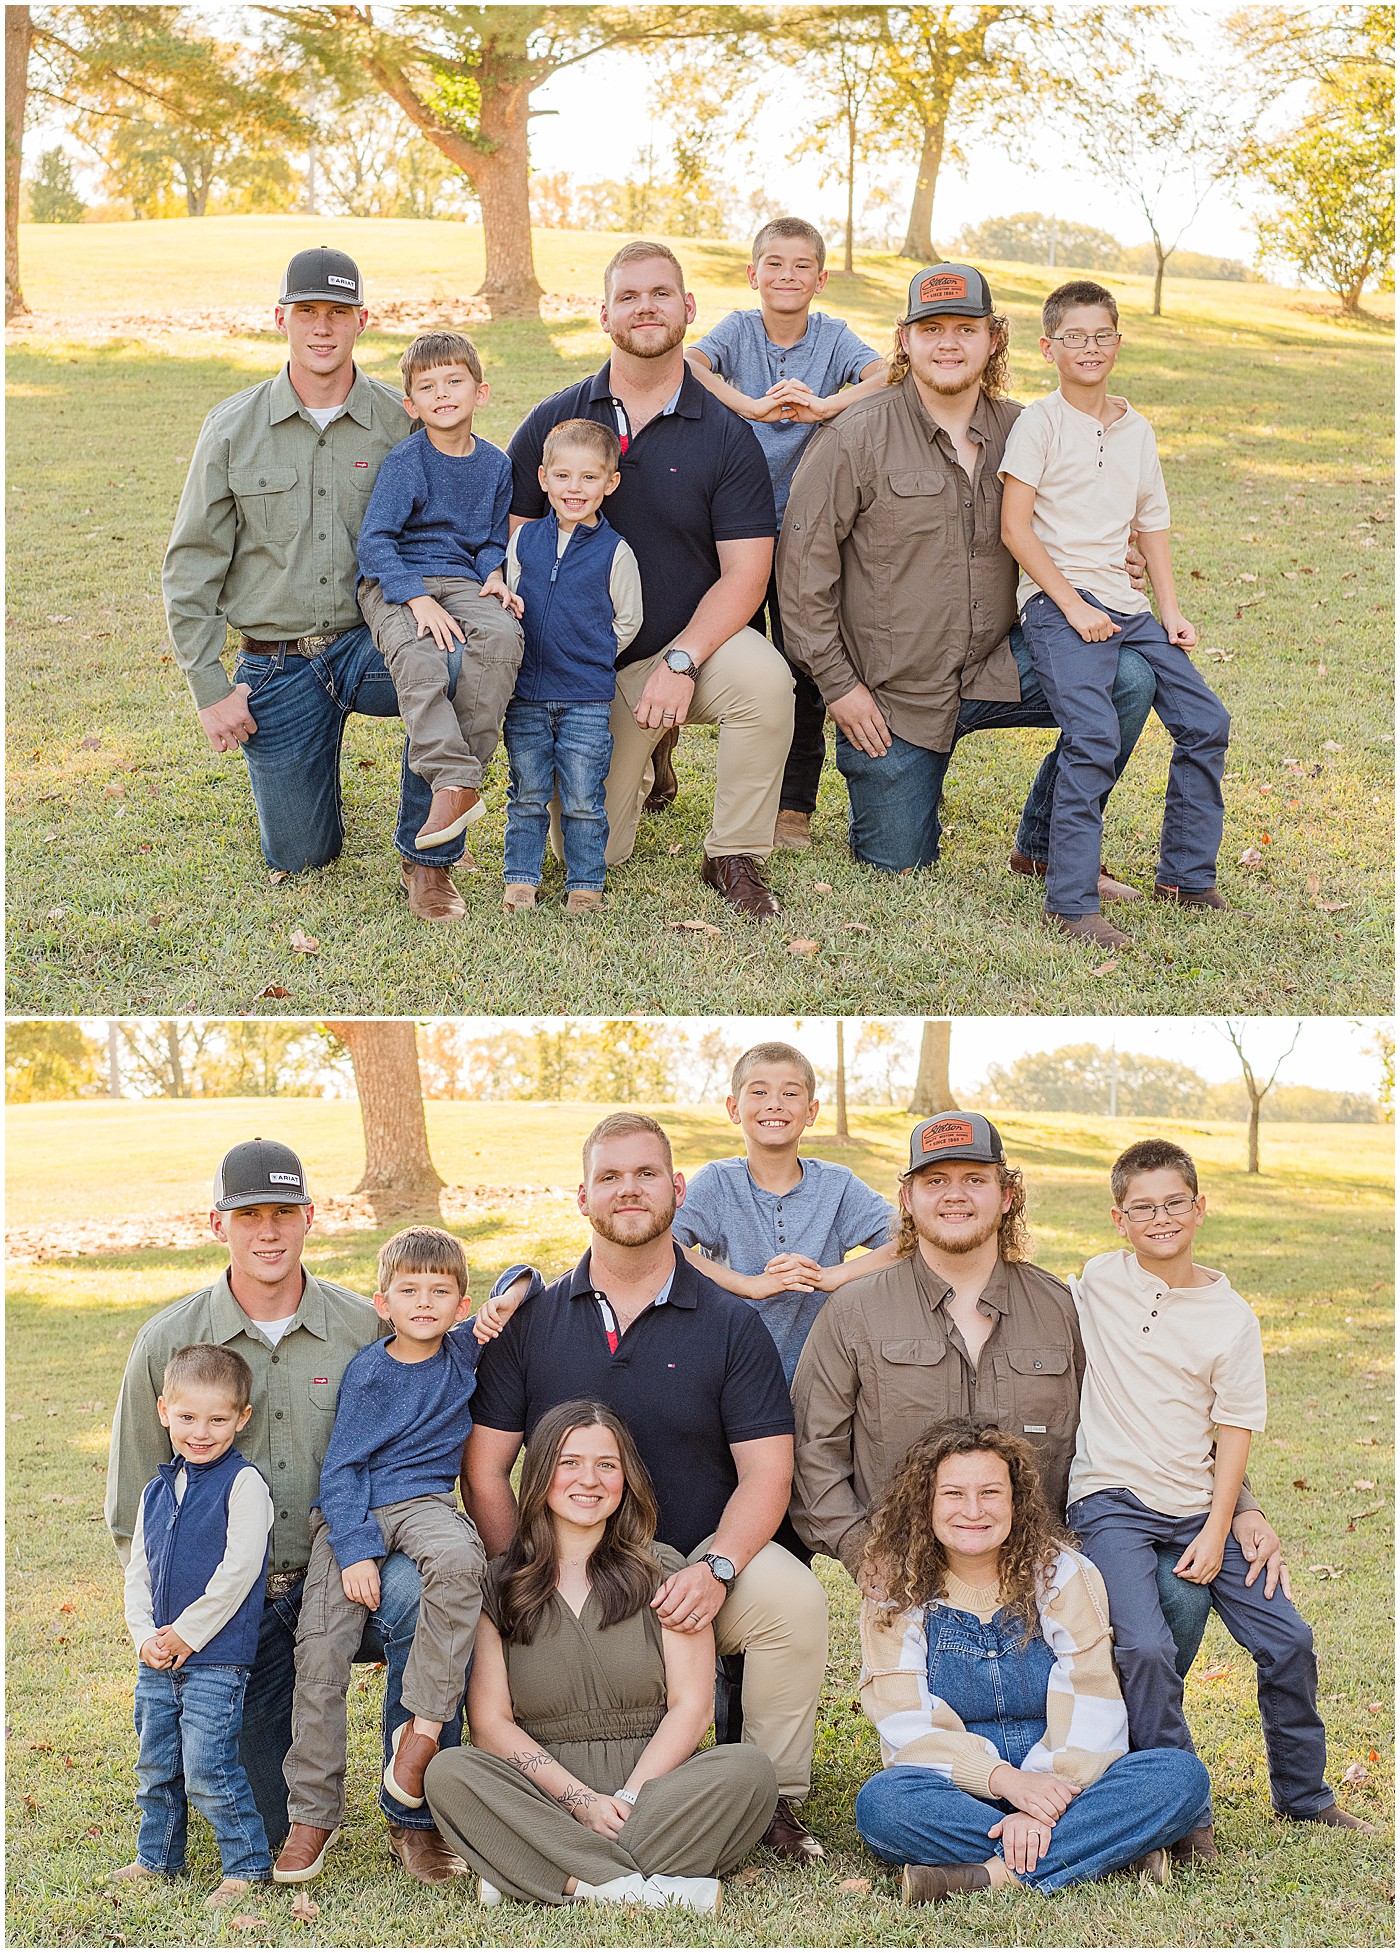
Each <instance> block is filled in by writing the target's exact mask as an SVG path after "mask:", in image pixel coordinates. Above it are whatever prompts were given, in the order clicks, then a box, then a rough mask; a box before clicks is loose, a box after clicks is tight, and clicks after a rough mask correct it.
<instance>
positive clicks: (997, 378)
mask: <svg viewBox="0 0 1400 1953" xmlns="http://www.w3.org/2000/svg"><path fill="white" fill-rule="evenodd" d="M987 324H988V325H989V326H990V327H991V328H992V356H991V358H990V359H989V360H988V361H987V365H986V369H985V371H984V372H983V374H982V391H983V393H985V394H986V396H987V398H988V399H989V400H1000V399H1001V398H1002V397H1003V396H1004V395H1005V394H1007V393H1009V392H1010V390H1011V321H1010V319H1008V318H1007V316H1006V314H1005V313H1004V312H993V313H992V314H991V315H990V316H989V317H988V320H987ZM903 330H904V327H903V325H902V324H900V325H897V326H896V327H895V329H894V344H893V345H892V346H891V347H890V350H889V351H888V352H887V353H886V355H885V385H886V386H887V387H897V386H898V385H899V383H900V381H901V380H902V379H903V378H904V376H905V374H906V373H907V372H908V371H909V355H908V353H907V352H906V351H905V350H904V341H903V340H902V339H901V338H900V336H899V335H900V333H901V332H902V331H903Z"/></svg>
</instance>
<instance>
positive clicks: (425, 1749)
mask: <svg viewBox="0 0 1400 1953" xmlns="http://www.w3.org/2000/svg"><path fill="white" fill-rule="evenodd" d="M437 1753H438V1739H437V1737H436V1736H420V1735H419V1733H418V1731H417V1730H416V1729H415V1728H414V1727H413V1724H412V1723H411V1722H401V1723H400V1724H399V1726H398V1728H397V1729H396V1730H395V1731H394V1733H393V1735H392V1737H391V1738H390V1739H389V1761H388V1762H387V1763H386V1764H385V1765H384V1788H385V1789H386V1790H387V1791H388V1793H389V1795H390V1796H391V1797H397V1799H398V1801H399V1802H400V1803H401V1804H404V1805H406V1806H407V1807H408V1809H409V1810H411V1811H416V1810H419V1809H421V1807H422V1803H423V1772H424V1771H425V1770H426V1769H427V1767H428V1765H429V1764H430V1763H431V1762H432V1760H433V1758H434V1757H435V1756H436V1755H437Z"/></svg>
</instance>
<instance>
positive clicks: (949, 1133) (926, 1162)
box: [900, 1112, 1006, 1180]
mask: <svg viewBox="0 0 1400 1953" xmlns="http://www.w3.org/2000/svg"><path fill="white" fill-rule="evenodd" d="M945 1160H981V1161H983V1162H984V1163H985V1164H986V1165H987V1166H1004V1165H1005V1163H1006V1149H1005V1148H1004V1147H1003V1145H1002V1143H1001V1134H1000V1133H999V1132H998V1131H997V1129H996V1127H995V1126H994V1125H993V1124H992V1122H991V1120H990V1119H984V1118H983V1116H982V1114H981V1113H980V1112H940V1113H939V1114H938V1116H937V1117H936V1118H934V1119H925V1120H924V1121H923V1122H922V1124H921V1125H917V1126H915V1128H914V1130H913V1132H911V1133H910V1135H909V1166H908V1170H907V1171H906V1172H905V1173H903V1174H901V1175H900V1178H901V1179H904V1180H907V1179H908V1177H909V1174H910V1173H917V1172H918V1171H919V1169H920V1168H921V1167H925V1166H939V1165H941V1164H942V1163H943V1162H944V1161H945Z"/></svg>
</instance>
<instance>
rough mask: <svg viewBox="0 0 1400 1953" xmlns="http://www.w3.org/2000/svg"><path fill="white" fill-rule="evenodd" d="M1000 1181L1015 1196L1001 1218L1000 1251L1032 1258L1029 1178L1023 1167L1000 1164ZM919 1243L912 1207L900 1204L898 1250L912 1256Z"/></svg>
mask: <svg viewBox="0 0 1400 1953" xmlns="http://www.w3.org/2000/svg"><path fill="white" fill-rule="evenodd" d="M996 1171H997V1183H998V1185H999V1186H1000V1188H1001V1190H1002V1192H1003V1193H1007V1192H1009V1193H1010V1195H1011V1205H1010V1206H1009V1207H1008V1208H1007V1210H1006V1212H1005V1213H1004V1214H1003V1215H1002V1217H1001V1224H1000V1226H999V1227H998V1229H997V1250H998V1252H999V1253H1000V1255H1001V1258H1002V1260H1003V1261H1029V1260H1030V1258H1031V1247H1030V1234H1029V1231H1028V1229H1027V1227H1026V1180H1025V1175H1024V1174H1023V1173H1022V1171H1021V1169H1020V1167H1019V1166H1000V1165H999V1166H998V1167H997V1170H996ZM918 1245H919V1231H918V1229H917V1228H916V1227H915V1225H914V1216H913V1215H912V1214H911V1213H910V1212H909V1209H908V1208H907V1207H905V1206H904V1205H903V1203H901V1204H900V1209H899V1233H898V1234H897V1235H896V1236H895V1240H894V1251H895V1253H896V1254H897V1255H912V1254H913V1252H914V1250H915V1248H917V1247H918Z"/></svg>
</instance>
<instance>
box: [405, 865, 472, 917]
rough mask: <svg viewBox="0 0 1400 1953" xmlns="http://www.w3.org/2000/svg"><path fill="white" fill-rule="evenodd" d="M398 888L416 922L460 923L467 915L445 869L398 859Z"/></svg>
mask: <svg viewBox="0 0 1400 1953" xmlns="http://www.w3.org/2000/svg"><path fill="white" fill-rule="evenodd" d="M399 885H400V887H401V888H402V889H403V892H404V894H405V895H406V896H407V897H408V907H409V913H410V914H411V915H416V916H417V918H418V920H419V921H420V922H460V921H461V919H462V917H463V916H464V915H465V914H466V913H467V905H466V903H465V902H464V901H463V900H462V898H461V896H460V895H459V894H458V893H457V890H456V887H455V886H454V884H453V880H452V877H451V875H449V874H448V872H447V870H446V869H445V868H429V867H427V866H425V864H424V863H423V862H421V861H404V860H400V862H399Z"/></svg>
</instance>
